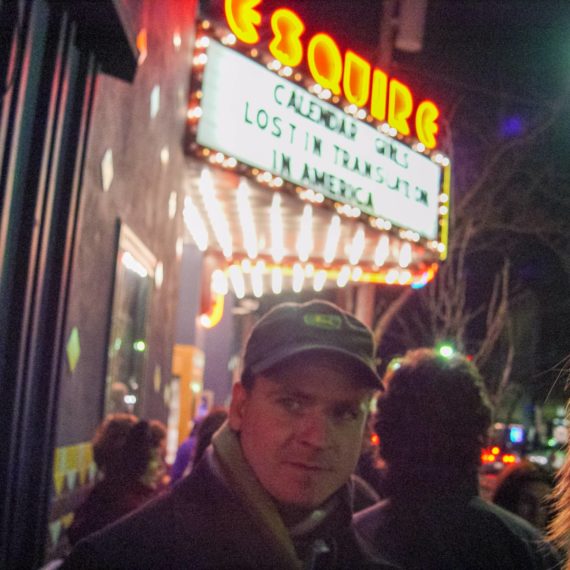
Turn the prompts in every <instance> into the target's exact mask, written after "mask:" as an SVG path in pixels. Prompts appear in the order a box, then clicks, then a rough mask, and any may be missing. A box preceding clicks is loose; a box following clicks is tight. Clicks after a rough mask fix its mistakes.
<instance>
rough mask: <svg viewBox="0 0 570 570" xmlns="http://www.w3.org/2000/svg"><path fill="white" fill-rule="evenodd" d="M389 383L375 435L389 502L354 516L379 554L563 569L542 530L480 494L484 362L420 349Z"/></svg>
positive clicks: (428, 563)
mask: <svg viewBox="0 0 570 570" xmlns="http://www.w3.org/2000/svg"><path fill="white" fill-rule="evenodd" d="M384 384H385V392H384V393H382V394H381V395H380V397H379V398H378V402H377V420H376V430H375V431H376V433H377V434H378V436H379V442H380V443H379V453H380V456H381V458H382V460H383V461H384V463H385V465H386V470H385V479H384V484H383V490H384V492H385V497H386V498H383V500H382V501H380V503H378V504H377V505H375V506H373V507H370V508H369V509H366V510H364V511H362V512H361V513H358V514H356V515H355V524H356V528H357V530H358V531H359V532H360V533H361V534H362V535H363V536H364V537H365V538H366V539H367V540H368V541H369V542H371V543H372V544H374V546H375V548H376V550H377V552H378V553H379V554H381V555H382V556H383V557H385V558H386V559H387V560H388V561H389V562H391V563H393V564H395V565H396V566H400V567H402V568H405V569H406V570H452V569H453V570H458V569H461V570H471V569H473V570H475V569H483V568H484V569H486V570H492V569H501V570H502V569H504V570H507V569H512V570H521V569H523V568H524V569H531V568H535V569H538V568H542V569H554V568H557V567H558V564H559V562H560V560H559V557H558V555H557V553H556V551H555V550H554V549H553V548H552V547H551V546H550V545H548V544H546V543H545V542H543V541H542V540H541V539H542V535H541V534H540V533H539V532H538V531H537V530H536V529H535V528H534V527H533V526H531V525H530V524H528V523H527V522H526V521H524V520H523V519H521V518H519V517H517V516H515V515H513V514H512V513H509V512H508V511H505V510H504V509H501V508H500V507H497V506H496V505H493V504H490V503H487V502H486V501H484V500H483V499H481V498H480V497H479V496H478V467H479V462H480V455H481V448H482V447H483V446H484V445H485V443H486V436H487V432H488V428H489V426H490V423H491V410H490V407H489V405H488V403H487V398H486V395H485V392H484V388H483V382H482V380H481V377H480V375H479V373H478V372H477V370H476V369H475V367H474V366H473V365H472V364H471V363H470V362H468V361H467V359H465V358H464V357H462V356H460V355H455V356H453V357H451V358H444V357H443V356H441V355H439V354H438V353H437V352H435V351H434V350H430V349H419V350H415V351H410V352H408V353H407V354H406V355H405V356H404V358H403V359H402V360H401V361H400V362H399V363H398V366H394V367H391V368H389V371H388V373H387V374H386V376H385V378H384Z"/></svg>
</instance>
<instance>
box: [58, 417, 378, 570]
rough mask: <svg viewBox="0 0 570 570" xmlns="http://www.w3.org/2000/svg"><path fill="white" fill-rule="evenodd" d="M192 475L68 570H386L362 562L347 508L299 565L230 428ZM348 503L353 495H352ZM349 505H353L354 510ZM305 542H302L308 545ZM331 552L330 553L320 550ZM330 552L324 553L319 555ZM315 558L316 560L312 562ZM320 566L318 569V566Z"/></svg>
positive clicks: (80, 553) (86, 543)
mask: <svg viewBox="0 0 570 570" xmlns="http://www.w3.org/2000/svg"><path fill="white" fill-rule="evenodd" d="M214 446H215V452H214V450H213V449H212V448H209V449H208V451H207V453H206V455H205V456H204V458H203V459H202V460H201V461H200V462H199V463H198V465H197V466H196V467H195V469H194V470H193V471H192V473H191V474H190V475H189V476H188V477H186V478H185V479H183V480H182V481H180V483H178V484H177V485H175V486H174V487H173V488H172V489H170V490H169V491H167V492H166V493H165V494H163V495H162V496H161V497H159V498H157V499H155V500H153V501H152V502H151V503H149V504H147V505H146V506H145V507H143V508H142V509H140V510H139V511H137V512H136V513H133V514H132V515H129V516H127V517H126V518H124V519H123V520H122V521H119V522H118V523H117V524H114V525H111V526H110V527H107V529H105V530H103V531H101V532H99V533H96V534H95V535H92V536H91V537H88V538H87V539H85V540H83V541H82V542H80V543H79V544H78V545H77V546H76V548H75V549H74V550H73V552H72V553H71V555H70V557H69V558H68V559H67V561H66V562H65V564H64V568H66V569H71V568H73V569H81V570H90V569H94V568H97V569H119V568H121V569H124V570H128V569H146V568H148V569H149V570H150V569H151V568H152V569H153V570H154V569H157V568H168V569H169V570H171V569H177V568H180V569H185V570H188V569H190V568H192V569H204V568H211V569H214V568H215V569H218V570H222V569H230V568H231V569H245V568H247V569H255V570H261V569H269V568H271V569H287V570H290V569H301V568H309V567H312V568H327V570H328V569H330V570H333V569H335V568H346V569H349V568H350V569H352V568H362V569H365V568H384V567H385V566H383V565H381V564H380V563H378V564H376V563H374V562H372V561H371V559H369V558H367V557H366V556H365V555H364V554H363V549H364V546H363V544H362V543H361V541H360V540H359V538H358V537H357V535H356V534H355V533H354V531H353V528H352V526H351V513H350V507H348V510H346V508H347V507H346V504H345V503H342V504H341V506H340V507H339V509H336V510H335V513H334V514H333V517H334V521H333V523H334V524H330V522H329V524H327V521H330V520H331V517H327V519H325V522H324V523H323V524H322V525H319V527H318V528H317V529H314V530H313V531H312V532H311V533H310V534H311V536H305V537H304V539H306V540H304V544H300V545H301V549H304V548H305V547H306V543H307V541H310V542H311V544H312V545H315V546H316V547H317V548H312V549H311V548H310V549H309V550H308V551H307V553H308V554H307V553H306V554H307V556H306V560H304V561H303V562H302V561H301V560H300V559H299V556H298V552H297V550H296V549H295V546H294V545H293V542H292V540H291V538H290V536H289V533H288V531H287V529H286V528H285V526H284V524H283V522H282V520H281V518H280V517H279V515H278V512H277V509H276V508H275V506H274V504H273V502H272V501H271V500H270V499H269V496H268V495H267V493H266V492H265V491H264V490H263V489H262V488H261V486H259V484H258V483H257V482H256V480H255V477H254V476H253V472H252V471H251V469H250V468H249V466H248V465H247V464H246V463H245V460H244V459H243V456H242V455H241V448H240V446H239V442H238V441H237V438H236V437H235V435H232V432H231V431H230V430H229V428H227V427H226V428H224V432H223V433H221V432H219V433H218V435H217V436H216V439H215V440H214ZM347 497H348V494H347ZM348 502H349V501H348V499H347V503H348ZM301 542H303V540H302V541H301ZM323 544H324V545H326V547H325V548H324V549H323V548H319V547H322V546H323ZM321 550H324V551H325V552H320V551H321ZM311 551H313V552H314V556H312V555H311ZM312 557H313V558H315V564H313V565H311V561H310V559H311V558H312Z"/></svg>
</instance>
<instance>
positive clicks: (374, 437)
mask: <svg viewBox="0 0 570 570" xmlns="http://www.w3.org/2000/svg"><path fill="white" fill-rule="evenodd" d="M370 443H371V444H372V445H378V444H379V443H380V438H379V437H378V434H376V433H373V434H372V435H371V436H370Z"/></svg>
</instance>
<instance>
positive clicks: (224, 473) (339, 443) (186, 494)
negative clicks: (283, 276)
mask: <svg viewBox="0 0 570 570" xmlns="http://www.w3.org/2000/svg"><path fill="white" fill-rule="evenodd" d="M380 386H381V384H380V379H379V377H378V374H377V372H376V367H375V345H374V338H373V335H372V332H371V331H370V329H368V327H366V326H365V325H364V324H363V323H361V322H360V321H359V320H358V319H356V318H355V317H354V316H352V315H350V314H349V313H347V312H346V311H343V310H342V309H340V308H339V307H337V306H336V305H333V304H332V303H328V302H325V301H311V302H308V303H304V304H297V303H285V304H282V305H278V306H277V307H275V308H273V309H272V310H271V311H269V312H268V313H267V314H266V315H265V316H264V317H263V318H261V319H260V320H259V322H258V323H257V324H256V325H255V326H254V327H253V330H252V332H251V335H250V337H249V339H248V341H247V344H246V347H245V351H244V354H243V372H242V377H241V381H240V382H238V383H237V384H235V385H234V388H233V394H232V402H231V405H230V412H229V419H228V422H227V423H226V424H225V425H224V426H222V428H221V429H220V430H219V431H218V432H217V433H216V434H215V435H214V437H213V440H212V445H211V446H210V448H209V449H208V450H207V452H206V453H205V455H204V457H203V458H202V460H201V461H200V462H199V463H198V464H197V466H196V467H195V468H194V470H193V472H192V473H191V474H190V475H189V476H188V477H187V478H186V479H183V480H182V481H181V482H180V483H179V484H178V485H176V486H175V487H174V488H173V489H172V491H170V492H169V494H167V495H166V496H165V497H164V498H162V499H159V500H158V501H156V502H155V503H154V504H153V505H151V506H149V507H146V508H144V509H143V510H141V511H139V512H138V513H137V514H135V515H134V516H132V517H131V518H130V519H127V520H125V521H124V522H123V523H122V524H121V523H120V524H118V525H115V526H113V527H110V528H109V529H108V531H107V532H106V533H103V534H102V535H96V536H95V537H94V538H92V539H91V540H89V539H87V540H86V541H84V542H85V543H84V544H83V547H82V548H81V544H80V546H79V547H78V549H77V550H78V551H79V550H80V549H81V550H82V551H83V555H80V553H79V552H77V553H75V554H74V555H72V557H71V558H70V559H69V560H68V566H67V567H74V568H75V567H77V568H79V567H81V568H99V567H102V568H110V567H111V568H114V567H121V568H156V567H164V568H166V567H168V568H255V569H261V568H278V569H279V568H283V569H285V568H286V569H299V570H300V569H303V568H307V569H308V568H311V569H313V568H314V569H316V568H327V569H333V570H334V569H340V568H346V569H349V568H365V569H366V568H384V567H386V566H385V565H384V564H383V563H382V561H380V560H379V559H377V558H376V559H374V558H373V557H372V556H371V555H370V554H369V552H368V549H367V547H366V545H365V543H364V542H363V541H362V539H361V538H360V537H359V536H358V535H357V534H356V532H355V530H354V528H353V526H352V522H351V514H352V513H351V488H350V484H349V482H350V476H351V474H352V472H353V470H354V468H355V465H356V462H357V460H358V457H359V454H360V450H361V446H362V441H363V433H364V427H365V422H366V419H367V416H368V412H369V409H370V403H371V400H372V398H373V397H374V394H375V393H376V391H377V390H378V389H379V388H380ZM166 530H167V531H168V532H166ZM145 537H146V539H145ZM85 553H88V555H89V556H90V557H91V558H89V560H90V561H91V565H86V564H85V562H86V560H87V559H88V556H86V554H85ZM94 560H96V561H97V564H94V563H93V561H94ZM71 562H73V563H74V565H71ZM81 564H83V566H82V565H81Z"/></svg>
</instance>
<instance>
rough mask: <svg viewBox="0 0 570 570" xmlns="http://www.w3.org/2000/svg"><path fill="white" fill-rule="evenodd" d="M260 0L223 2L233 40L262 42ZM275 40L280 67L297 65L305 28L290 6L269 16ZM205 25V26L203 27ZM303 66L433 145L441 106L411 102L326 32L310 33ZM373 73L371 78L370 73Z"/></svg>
mask: <svg viewBox="0 0 570 570" xmlns="http://www.w3.org/2000/svg"><path fill="white" fill-rule="evenodd" d="M261 2H262V0H224V12H225V16H226V21H227V23H228V26H229V28H230V29H231V31H232V32H233V34H234V35H235V36H236V38H237V39H239V40H240V41H242V42H244V43H246V44H250V45H251V44H256V43H258V42H259V41H260V31H259V27H260V26H261V23H262V16H261V13H260V12H259V11H258V10H256V9H255V8H256V7H257V6H258V5H259V4H261ZM268 20H269V21H270V22H271V29H272V32H273V38H272V39H271V41H270V43H269V50H270V52H271V54H272V55H273V57H274V58H275V59H276V60H278V61H279V62H280V63H281V64H282V65H285V66H288V67H297V66H298V65H300V64H301V62H302V61H303V57H304V45H305V44H304V42H303V41H302V40H301V36H302V35H303V33H304V32H305V29H306V26H305V23H304V22H303V20H302V19H301V18H300V17H299V16H298V15H297V14H296V13H295V12H293V11H292V10H289V9H287V8H277V9H276V10H275V11H274V12H273V13H272V14H271V18H270V19H268ZM205 24H206V22H205V23H204V25H203V27H204V28H207V27H209V26H206V25H205ZM307 64H308V67H309V70H310V72H311V76H312V77H313V79H314V80H315V82H316V83H318V84H319V85H320V86H321V87H323V88H324V89H328V90H330V91H331V92H332V93H333V94H334V95H335V96H338V95H341V94H344V96H345V97H346V99H347V101H349V102H350V103H351V104H353V105H356V106H357V107H361V108H362V107H364V106H366V105H368V106H369V111H370V114H371V116H372V117H374V118H375V119H377V120H378V121H382V122H384V121H386V120H387V122H388V123H389V124H390V126H391V127H392V128H394V129H396V131H398V132H399V133H400V134H402V135H405V136H408V135H410V134H411V128H413V129H414V134H415V136H416V137H417V139H418V140H419V141H420V142H421V143H422V144H423V145H424V146H425V148H428V149H433V148H435V147H436V145H437V139H436V135H437V134H438V132H439V125H438V124H437V122H436V121H437V119H438V117H439V109H438V108H437V106H436V105H435V104H434V103H432V102H431V101H422V102H420V103H419V104H418V105H414V99H413V96H412V92H411V91H410V89H409V88H408V86H407V85H405V84H404V83H402V82H400V81H398V80H396V79H391V80H389V78H388V76H387V74H386V73H384V72H383V71H382V70H380V69H378V68H376V67H374V68H372V66H371V64H370V63H369V62H368V61H367V60H365V59H363V58H362V57H360V56H358V55H357V54H355V53H354V52H353V51H351V50H346V52H345V53H344V58H343V55H342V54H341V51H340V49H339V47H338V45H337V44H336V42H335V40H334V39H333V38H332V37H330V36H329V35H328V34H325V33H317V34H315V35H314V36H312V37H311V38H310V39H309V41H308V44H307ZM371 73H372V77H371V76H370V75H371Z"/></svg>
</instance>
